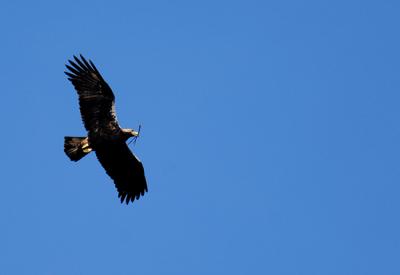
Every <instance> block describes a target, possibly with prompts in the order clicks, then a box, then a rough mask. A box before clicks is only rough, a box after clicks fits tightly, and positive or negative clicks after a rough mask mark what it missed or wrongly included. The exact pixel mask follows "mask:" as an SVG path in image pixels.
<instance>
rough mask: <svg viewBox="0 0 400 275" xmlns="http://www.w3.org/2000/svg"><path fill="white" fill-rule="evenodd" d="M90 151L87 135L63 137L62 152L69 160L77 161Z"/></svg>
mask: <svg viewBox="0 0 400 275" xmlns="http://www.w3.org/2000/svg"><path fill="white" fill-rule="evenodd" d="M91 151H92V149H91V148H90V147H89V142H88V138H87V137H64V152H65V154H66V155H67V156H68V157H69V159H70V160H72V161H78V160H80V159H81V158H83V157H84V156H86V155H87V154H89V153H90V152H91Z"/></svg>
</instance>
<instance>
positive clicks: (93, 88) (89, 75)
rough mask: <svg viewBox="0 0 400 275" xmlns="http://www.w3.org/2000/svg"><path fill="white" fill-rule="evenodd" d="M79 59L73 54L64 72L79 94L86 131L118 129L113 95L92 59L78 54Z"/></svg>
mask: <svg viewBox="0 0 400 275" xmlns="http://www.w3.org/2000/svg"><path fill="white" fill-rule="evenodd" d="M80 57H81V60H80V59H78V58H77V57H76V56H74V60H75V62H74V61H71V60H68V62H69V64H70V65H65V66H66V67H67V69H68V70H69V71H68V72H65V74H66V75H67V76H68V79H69V80H70V81H71V82H72V84H73V85H74V87H75V90H76V91H77V92H78V95H79V106H80V110H81V116H82V120H83V124H84V125H85V128H86V130H87V131H88V132H91V133H96V132H98V131H99V130H100V129H103V130H105V129H109V130H111V131H114V130H119V125H118V121H117V118H116V114H115V105H114V104H115V103H114V101H115V97H114V94H113V92H112V90H111V88H110V87H109V86H108V84H107V83H106V82H105V81H104V79H103V77H102V76H101V75H100V73H99V71H98V70H97V68H96V67H95V66H94V64H93V63H92V61H90V60H89V62H88V61H86V59H85V58H84V57H83V56H82V55H80Z"/></svg>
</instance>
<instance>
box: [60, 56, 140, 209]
mask: <svg viewBox="0 0 400 275" xmlns="http://www.w3.org/2000/svg"><path fill="white" fill-rule="evenodd" d="M68 62H69V65H68V64H67V65H66V67H67V69H68V71H66V72H65V74H66V75H67V76H68V79H69V80H70V81H71V82H72V85H74V88H75V90H76V91H77V93H78V96H79V106H80V111H81V117H82V121H83V124H84V126H85V128H86V130H87V132H88V136H87V137H65V138H64V152H65V153H66V154H67V156H68V157H69V158H70V159H71V160H72V161H78V160H80V159H81V158H83V157H84V156H85V155H87V154H89V153H90V152H91V151H94V152H95V153H96V156H97V159H98V160H99V161H100V163H101V165H102V166H103V168H104V169H105V170H106V173H107V174H108V175H109V176H110V177H111V178H112V179H113V180H114V183H115V187H116V188H117V190H118V197H119V198H121V203H123V202H124V201H125V202H126V204H128V203H129V202H130V201H131V202H133V201H134V200H135V199H139V197H140V196H143V195H144V193H145V192H147V183H146V178H145V175H144V169H143V165H142V163H141V162H140V160H139V159H138V158H137V157H136V156H135V155H134V154H133V153H132V152H131V150H129V147H128V145H127V144H126V141H127V140H128V139H129V138H130V137H133V138H137V137H138V135H139V133H138V132H136V131H134V130H133V129H123V128H121V127H120V126H119V124H118V121H117V117H116V114H115V97H114V94H113V92H112V90H111V88H110V86H108V84H107V83H106V82H105V81H104V79H103V77H102V76H101V74H100V73H99V71H98V70H97V68H96V67H95V65H94V64H93V62H92V61H91V60H89V61H87V60H86V59H85V58H84V57H83V56H82V55H80V59H79V58H77V57H76V56H74V60H73V61H72V60H68Z"/></svg>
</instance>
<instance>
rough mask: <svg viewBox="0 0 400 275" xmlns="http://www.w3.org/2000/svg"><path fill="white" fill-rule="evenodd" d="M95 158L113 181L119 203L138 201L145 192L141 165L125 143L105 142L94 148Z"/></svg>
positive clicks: (144, 179) (145, 184) (144, 180)
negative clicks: (119, 199)
mask: <svg viewBox="0 0 400 275" xmlns="http://www.w3.org/2000/svg"><path fill="white" fill-rule="evenodd" d="M95 152H96V156H97V158H98V160H99V161H100V163H101V165H102V166H103V167H104V169H105V170H106V172H107V174H108V175H109V176H110V177H111V178H112V179H113V180H114V183H115V187H116V188H117V190H118V193H119V195H118V197H120V198H121V203H122V202H124V200H126V204H128V203H129V201H132V202H133V201H134V200H135V199H139V197H140V196H143V195H144V193H145V192H147V183H146V178H145V176H144V169H143V165H142V163H141V162H140V161H139V160H138V159H137V158H136V156H135V155H134V154H133V153H132V152H131V150H129V147H128V145H127V144H126V143H125V142H115V141H113V142H107V143H104V144H102V145H101V146H97V147H96V151H95Z"/></svg>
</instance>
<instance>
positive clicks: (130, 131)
mask: <svg viewBox="0 0 400 275" xmlns="http://www.w3.org/2000/svg"><path fill="white" fill-rule="evenodd" d="M122 132H123V133H124V134H125V135H126V136H127V137H128V138H130V137H138V136H139V132H136V131H135V130H133V129H122Z"/></svg>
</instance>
